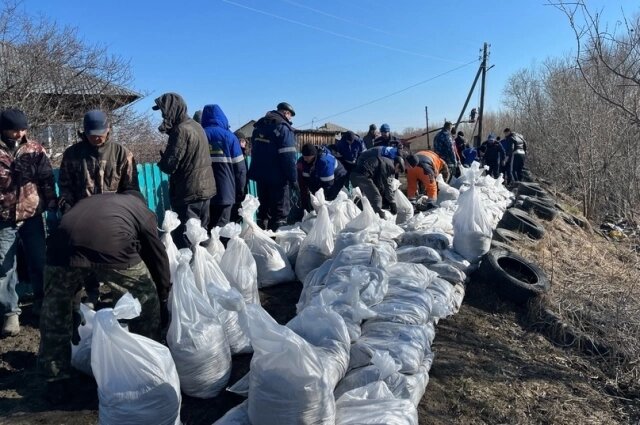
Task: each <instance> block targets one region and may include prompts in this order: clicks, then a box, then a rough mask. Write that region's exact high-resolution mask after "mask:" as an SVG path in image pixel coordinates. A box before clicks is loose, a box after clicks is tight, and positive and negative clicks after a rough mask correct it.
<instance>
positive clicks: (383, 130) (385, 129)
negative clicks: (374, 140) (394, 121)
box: [380, 124, 391, 133]
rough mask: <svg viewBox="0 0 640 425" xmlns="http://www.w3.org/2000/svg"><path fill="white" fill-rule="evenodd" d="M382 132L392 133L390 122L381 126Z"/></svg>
mask: <svg viewBox="0 0 640 425" xmlns="http://www.w3.org/2000/svg"><path fill="white" fill-rule="evenodd" d="M380 132H381V133H391V127H389V124H382V125H381V126H380Z"/></svg>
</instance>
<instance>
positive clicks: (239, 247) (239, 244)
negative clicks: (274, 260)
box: [220, 223, 260, 304]
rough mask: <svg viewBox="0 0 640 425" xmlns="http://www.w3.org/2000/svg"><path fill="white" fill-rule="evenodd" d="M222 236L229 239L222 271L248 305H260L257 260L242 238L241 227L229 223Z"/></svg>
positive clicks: (222, 230) (221, 263) (221, 232)
mask: <svg viewBox="0 0 640 425" xmlns="http://www.w3.org/2000/svg"><path fill="white" fill-rule="evenodd" d="M220 235H221V236H223V237H225V238H229V242H227V249H226V250H225V252H224V255H223V256H222V260H220V269H221V270H222V272H223V273H224V275H225V277H226V278H227V280H228V281H229V284H230V285H231V287H233V288H235V289H236V290H238V292H240V293H241V294H242V297H243V298H244V301H245V302H246V303H247V304H260V294H259V293H258V268H257V266H256V260H254V259H253V255H251V250H250V249H249V247H248V246H247V244H246V243H245V241H244V240H243V239H242V238H241V237H240V225H239V224H237V223H229V224H227V225H226V226H224V227H223V228H222V229H221V230H220Z"/></svg>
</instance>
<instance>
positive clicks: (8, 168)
mask: <svg viewBox="0 0 640 425" xmlns="http://www.w3.org/2000/svg"><path fill="white" fill-rule="evenodd" d="M27 127H28V124H27V117H26V116H25V114H24V113H23V112H22V111H19V110H17V109H9V110H5V111H3V112H2V113H1V114H0V136H1V137H0V310H2V313H3V314H4V323H3V327H2V334H3V336H12V335H16V334H17V333H18V332H19V331H20V324H19V320H18V316H19V314H20V313H21V310H20V308H19V306H18V294H17V293H16V290H15V287H16V283H17V275H16V267H15V266H16V248H17V240H18V238H20V239H21V241H22V243H23V245H24V248H25V251H26V252H27V253H28V258H27V267H28V274H29V280H30V283H31V285H32V286H33V291H34V298H35V302H34V304H39V303H41V300H42V296H43V272H44V260H45V230H44V222H43V218H42V213H43V212H44V211H45V210H49V211H50V212H51V213H55V209H56V195H55V185H54V178H53V171H52V168H51V163H50V162H49V158H48V157H47V155H46V152H45V149H44V147H43V146H42V145H40V144H39V143H37V142H33V141H29V140H27V137H26V133H27Z"/></svg>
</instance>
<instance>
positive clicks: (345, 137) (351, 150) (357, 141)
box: [336, 131, 367, 185]
mask: <svg viewBox="0 0 640 425" xmlns="http://www.w3.org/2000/svg"><path fill="white" fill-rule="evenodd" d="M366 149H367V148H366V147H365V144H364V141H363V140H362V139H361V138H360V136H358V135H357V134H356V133H354V132H353V131H345V132H344V133H342V138H341V139H340V140H338V143H336V158H337V159H338V160H339V161H340V162H341V163H342V166H343V167H344V168H345V170H346V172H347V179H346V180H345V185H348V184H349V174H351V171H352V170H353V168H354V167H355V166H356V161H357V160H358V157H359V156H360V154H361V153H362V151H364V150H366Z"/></svg>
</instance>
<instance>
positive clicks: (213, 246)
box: [207, 226, 224, 263]
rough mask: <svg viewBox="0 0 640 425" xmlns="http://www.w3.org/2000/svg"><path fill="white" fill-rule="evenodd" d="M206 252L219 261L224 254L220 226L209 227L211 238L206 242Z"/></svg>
mask: <svg viewBox="0 0 640 425" xmlns="http://www.w3.org/2000/svg"><path fill="white" fill-rule="evenodd" d="M207 252H208V253H209V254H211V255H212V256H213V258H215V259H216V261H217V262H218V263H219V262H220V260H221V259H222V256H223V255H224V244H223V243H222V241H221V240H220V227H217V226H216V227H214V228H213V229H211V238H209V242H208V243H207Z"/></svg>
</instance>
